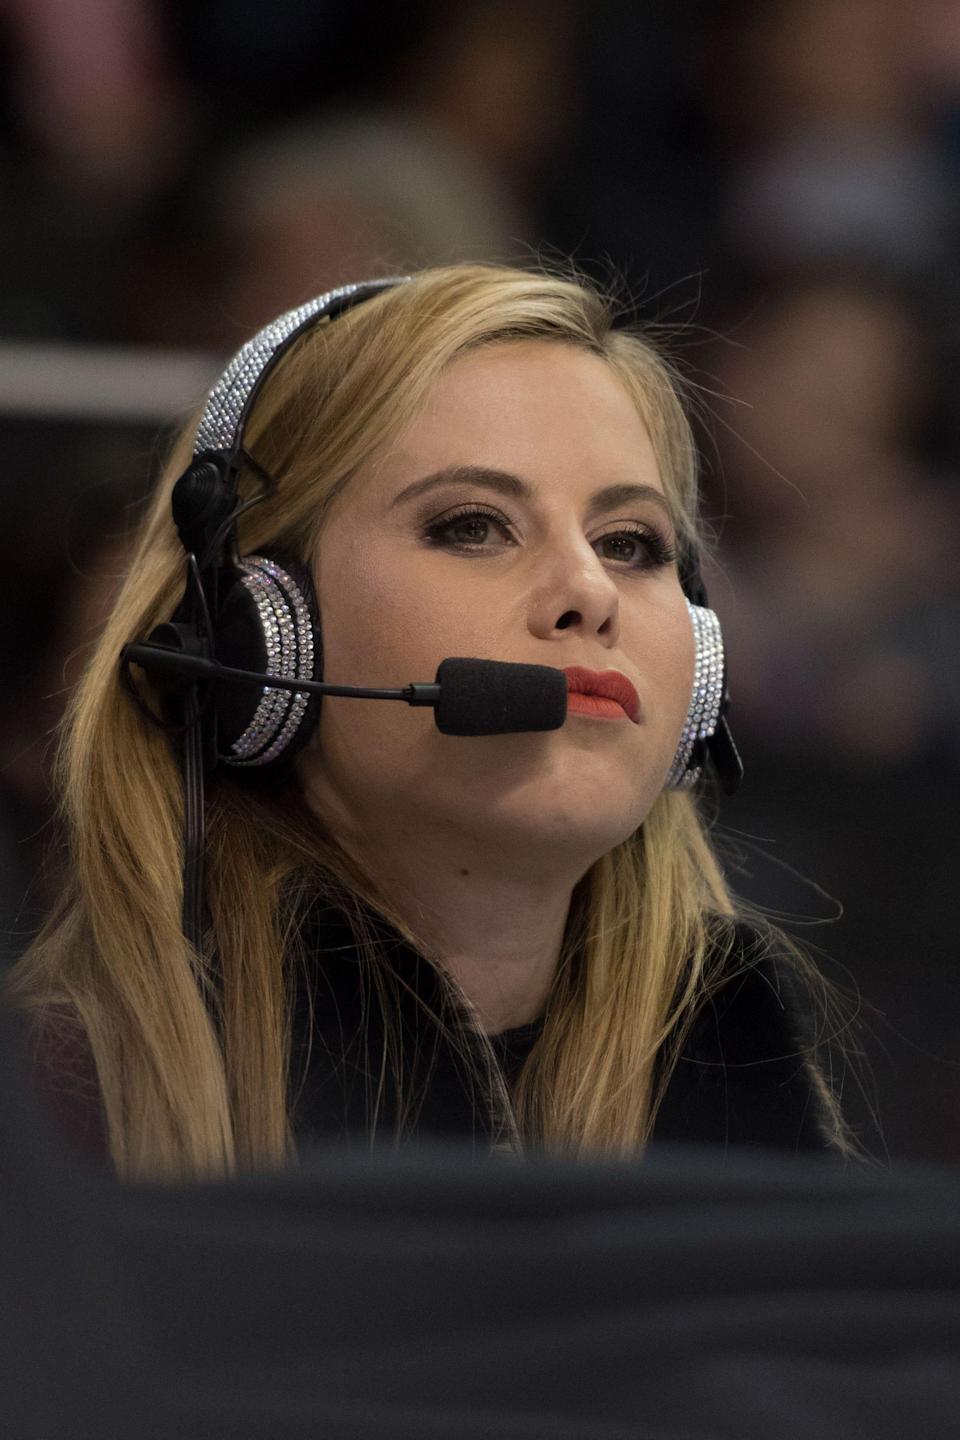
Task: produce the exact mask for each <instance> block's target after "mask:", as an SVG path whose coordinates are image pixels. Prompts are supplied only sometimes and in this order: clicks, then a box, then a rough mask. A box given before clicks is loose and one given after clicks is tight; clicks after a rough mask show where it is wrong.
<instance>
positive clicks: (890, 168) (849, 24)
mask: <svg viewBox="0 0 960 1440" xmlns="http://www.w3.org/2000/svg"><path fill="white" fill-rule="evenodd" d="M931 20H932V17H931V13H930V8H929V6H928V5H927V4H926V0H920V3H919V4H918V5H910V6H906V5H903V4H902V3H900V0H770V3H768V4H766V5H763V6H752V5H750V6H747V5H742V4H738V5H735V6H734V7H733V15H732V16H731V14H730V13H729V7H727V15H726V19H725V20H723V21H722V22H721V23H720V24H719V25H718V27H717V28H716V30H714V32H713V34H712V36H711V39H712V44H711V46H710V54H709V56H708V57H705V62H704V70H705V74H706V76H707V79H708V89H709V94H710V97H711V103H710V109H711V111H712V113H713V114H714V116H715V118H716V119H717V120H718V121H719V122H720V124H721V126H722V127H723V129H724V130H725V132H726V134H727V137H728V142H729V144H730V146H731V149H732V155H731V162H732V163H731V179H730V184H729V188H728V191H727V195H726V199H725V203H724V207H723V216H724V221H725V228H726V231H727V236H728V241H729V244H730V245H731V247H732V248H734V249H735V250H736V251H737V252H739V254H740V256H741V257H749V258H752V259H753V260H754V261H757V262H759V263H763V264H767V265H770V264H773V263H775V262H777V261H780V262H782V263H784V264H791V263H794V262H799V261H808V260H811V259H813V260H816V259H822V258H823V257H824V256H833V257H835V258H838V259H840V258H845V259H847V260H851V259H854V260H855V259H862V260H871V261H876V262H881V263H884V264H886V265H888V266H891V267H896V268H898V269H901V270H903V271H905V272H912V273H917V272H921V271H929V269H930V268H931V267H932V266H934V265H936V264H937V263H938V262H940V261H943V260H945V259H946V258H947V257H948V254H949V251H950V247H951V244H952V241H953V239H954V237H955V233H956V224H957V219H958V216H957V196H956V193H955V190H954V188H953V187H952V184H951V181H952V177H951V174H950V170H949V168H948V165H947V161H946V157H945V156H944V155H943V154H942V153H941V151H940V148H939V146H938V136H937V128H936V120H937V103H938V102H937V100H936V98H935V97H933V96H930V95H928V94H927V93H926V91H925V90H924V88H923V87H922V84H921V81H920V75H919V71H920V67H921V52H922V50H923V49H925V48H926V47H925V45H924V43H923V42H924V40H926V41H927V42H929V32H930V25H931ZM955 78H956V77H955Z"/></svg>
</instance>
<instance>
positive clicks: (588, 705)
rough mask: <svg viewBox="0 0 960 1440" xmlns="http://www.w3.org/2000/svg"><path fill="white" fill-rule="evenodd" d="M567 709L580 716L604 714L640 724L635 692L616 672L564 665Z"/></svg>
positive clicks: (611, 717)
mask: <svg viewBox="0 0 960 1440" xmlns="http://www.w3.org/2000/svg"><path fill="white" fill-rule="evenodd" d="M563 673H564V674H565V675H566V677H567V710H568V711H573V712H574V713H576V714H581V715H597V716H601V715H605V716H607V717H609V718H610V719H620V718H621V717H622V716H623V715H627V716H629V718H630V719H631V720H632V721H633V723H634V724H635V725H639V724H640V720H641V712H640V699H639V696H638V695H637V692H636V690H635V689H634V687H633V686H632V685H631V683H630V681H629V680H628V679H627V677H626V675H622V674H621V673H620V671H619V670H587V669H585V668H584V666H582V665H568V666H566V667H565V668H564V672H563Z"/></svg>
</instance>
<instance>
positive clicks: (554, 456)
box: [299, 340, 694, 873]
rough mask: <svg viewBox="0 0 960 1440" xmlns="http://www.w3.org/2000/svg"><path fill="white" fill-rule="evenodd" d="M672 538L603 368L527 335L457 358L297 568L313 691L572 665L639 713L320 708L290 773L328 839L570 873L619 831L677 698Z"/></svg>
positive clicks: (649, 796)
mask: <svg viewBox="0 0 960 1440" xmlns="http://www.w3.org/2000/svg"><path fill="white" fill-rule="evenodd" d="M437 477H440V478H437ZM612 487H639V488H638V489H637V491H636V493H634V494H629V495H624V494H621V495H620V496H616V495H607V496H606V497H604V496H603V494H602V493H601V492H605V491H609V490H610V489H611V488H612ZM478 509H479V510H481V511H483V512H484V513H482V514H479V513H473V514H471V513H469V512H470V511H476V510H478ZM675 544H676V536H675V533H674V530H673V527H672V525H671V522H670V517H669V512H668V510H667V507H666V503H665V501H664V499H663V487H662V483H661V479H660V474H659V469H658V465H657V459H656V456H655V455H654V452H653V449H652V447H651V443H650V439H649V436H648V435H647V431H646V428H645V426H644V424H643V422H642V420H641V419H640V417H639V416H638V414H637V412H636V410H635V408H634V405H633V403H632V401H631V400H630V398H629V396H628V394H627V392H626V391H625V390H624V389H623V387H622V386H621V384H620V383H619V381H618V380H617V378H616V376H615V375H614V374H613V372H612V371H611V370H610V369H609V368H608V367H607V365H606V364H605V363H604V362H603V361H602V360H601V359H599V358H598V357H596V356H593V355H590V354H588V353H587V352H585V351H580V350H577V349H575V348H573V347H572V346H567V345H563V344H560V343H556V342H547V341H539V340H529V341H527V340H524V341H514V342H509V343H504V344H501V345H496V346H490V347H488V348H485V349H481V350H476V351H473V352H471V353H469V354H467V355H465V356H463V357H462V358H460V359H459V360H457V361H456V362H454V363H453V364H452V365H451V366H450V367H449V368H448V369H447V370H446V372H445V373H444V374H443V376H442V377H441V379H440V380H439V381H438V382H437V383H436V384H435V385H434V386H433V388H432V390H431V391H430V393H429V396H428V399H427V402H426V404H425V405H424V407H423V409H422V410H421V411H420V412H419V413H418V414H417V416H416V418H415V419H414V420H413V421H412V422H411V423H410V424H409V426H408V427H407V428H406V429H405V430H404V431H403V432H402V433H400V434H399V435H398V436H397V437H396V438H395V439H394V440H393V441H391V442H390V443H389V444H388V445H386V446H384V447H383V448H382V450H381V451H379V452H378V453H377V454H376V455H375V457H374V458H373V459H372V460H371V461H370V462H369V463H368V464H366V465H365V466H364V467H363V468H362V469H361V470H360V471H358V473H357V474H356V476H355V477H354V478H353V479H352V480H351V482H350V484H349V485H348V486H347V487H346V488H345V489H344V491H343V492H341V494H340V495H339V496H338V497H337V499H336V501H335V502H334V504H333V507H332V509H331V511H330V515H329V518H328V521H327V523H326V525H325V527H324V531H323V534H322V536H321V539H320V541H319V544H318V547H317V551H316V554H315V556H314V578H315V581H316V587H317V595H318V599H319V606H320V617H321V632H322V636H323V648H324V666H323V679H324V680H326V681H329V682H331V683H335V684H344V685H360V686H371V687H373V686H376V687H400V686H403V685H406V684H408V683H409V682H410V681H432V680H433V679H434V676H435V674H436V670H437V666H438V665H439V664H440V661H441V660H443V659H444V658H445V657H447V656H452V655H458V656H474V657H479V658H483V659H492V660H508V661H518V662H521V663H532V664H538V665H551V666H555V667H558V668H564V667H566V666H569V665H582V666H586V667H587V668H589V669H592V670H610V669H612V670H618V671H621V672H622V673H623V674H624V675H626V676H627V677H628V679H629V680H630V681H631V682H632V683H633V685H634V686H635V688H636V690H637V693H638V695H639V697H640V705H641V711H642V720H641V723H640V724H634V723H633V722H632V721H631V720H629V719H627V718H626V717H623V718H621V719H598V718H596V717H594V716H589V715H584V714H578V713H568V715H567V718H566V721H565V723H564V724H563V726H562V727H561V728H560V729H558V730H552V731H545V732H537V733H525V734H514V735H491V736H481V737H464V736H453V735H444V734H442V733H441V732H440V731H439V730H438V729H437V728H436V724H435V722H434V712H433V711H432V710H431V709H429V708H414V707H410V706H407V705H406V704H404V703H403V702H402V701H400V702H398V701H392V702H378V701H373V700H357V699H349V698H346V697H336V696H329V695H328V696H325V697H324V699H323V701H322V706H321V718H320V725H319V728H318V732H317V735H316V736H315V738H314V740H313V741H312V742H311V744H310V745H309V746H308V747H307V749H306V751H305V752H304V754H303V756H302V757H301V759H300V762H299V773H300V778H301V781H302V783H303V784H304V787H305V790H306V793H307V795H308V798H309V800H310V803H311V804H312V805H313V806H314V808H315V809H316V810H317V811H318V812H319V813H320V814H321V815H322V816H323V817H324V819H325V820H326V821H327V823H328V825H329V826H330V828H331V829H332V830H333V833H334V834H341V835H342V836H343V838H346V834H345V833H344V830H345V831H346V832H348V833H351V832H352V833H353V834H354V835H355V836H357V837H361V838H362V837H364V836H365V837H367V838H368V839H369V840H370V841H371V842H373V841H374V840H375V839H376V840H378V841H380V842H383V841H385V839H386V836H387V835H388V834H389V835H390V836H392V837H394V838H395V840H396V842H397V843H398V844H403V843H406V842H405V841H404V836H406V837H408V840H409V843H411V844H412V843H413V840H414V837H417V836H424V835H426V833H428V831H429V832H430V833H431V834H432V835H433V837H434V838H436V837H438V836H439V837H440V838H441V839H442V840H443V841H444V843H445V844H448V846H449V855H450V858H451V860H453V859H455V858H456V859H466V858H467V857H472V858H473V859H474V860H475V861H476V860H479V859H480V858H482V855H483V854H484V853H487V854H488V855H490V856H494V855H495V856H497V857H499V858H500V859H501V860H503V859H504V858H505V857H507V856H508V855H512V856H513V857H514V861H515V862H518V863H523V864H525V863H527V862H529V863H530V865H531V866H532V865H534V864H536V863H538V862H543V861H544V860H546V861H548V862H549V858H550V857H551V856H553V857H554V859H555V860H556V861H557V862H559V861H561V858H563V859H564V860H565V861H566V862H567V863H569V862H570V861H571V860H573V861H574V862H575V863H576V864H577V865H582V867H583V869H586V868H587V867H588V866H589V865H590V864H592V863H593V861H594V860H595V859H596V858H598V857H599V856H600V855H601V854H605V853H606V852H607V851H608V850H610V849H611V848H612V847H613V846H614V845H616V844H618V843H619V842H621V841H622V840H624V839H626V838H627V837H628V836H629V835H630V834H632V832H633V831H634V830H636V828H637V827H638V826H639V825H640V824H641V822H642V821H643V819H644V817H645V816H646V814H647V812H648V811H649V809H650V807H651V805H652V804H653V801H654V800H655V798H656V796H657V794H658V793H659V791H660V790H661V788H662V786H663V784H664V780H665V778H666V774H667V771H668V769H669V767H670V762H671V760H672V758H673V754H674V751H675V749H676V746H677V742H678V737H679V734H680V729H681V726H682V723H683V720H684V717H685V715H686V711H687V707H688V704H689V700H690V692H691V686H692V676H693V650H694V646H693V635H692V630H691V626H690V621H689V618H688V615H687V611H686V606H685V602H684V598H683V594H682V591H681V589H680V583H679V579H678V575H677V568H676V565H675V564H674V563H672V561H670V560H669V559H667V560H666V562H665V561H664V556H665V554H666V555H667V556H669V554H670V551H671V550H673V549H674V548H675ZM444 853H446V851H445V852H444ZM581 873H582V871H581Z"/></svg>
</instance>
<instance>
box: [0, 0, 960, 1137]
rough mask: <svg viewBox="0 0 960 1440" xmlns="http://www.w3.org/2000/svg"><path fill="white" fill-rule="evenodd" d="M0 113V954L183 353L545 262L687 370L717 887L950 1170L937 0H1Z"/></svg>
mask: <svg viewBox="0 0 960 1440" xmlns="http://www.w3.org/2000/svg"><path fill="white" fill-rule="evenodd" d="M0 119H2V130H0V455H2V472H0V487H2V496H3V510H2V514H3V522H4V523H3V525H2V528H0V554H2V560H3V563H2V565H0V574H2V577H3V579H2V584H3V604H2V605H0V631H2V636H3V645H2V650H0V654H2V664H3V667H4V671H5V673H4V677H3V678H4V691H5V694H6V695H7V696H8V701H7V703H6V705H5V706H4V709H3V715H2V718H0V858H2V871H0V931H2V933H3V935H4V937H5V939H4V948H5V951H6V954H7V955H8V956H12V955H14V954H16V953H17V951H18V950H19V949H20V948H21V947H22V945H23V943H24V942H25V940H26V939H27V938H28V936H29V934H30V931H31V928H32V926H33V925H34V924H35V923H36V920H37V917H38V916H39V914H41V913H42V910H43V907H44V905H45V904H46V902H47V900H48V898H49V895H50V893H51V891H52V889H53V887H55V885H56V876H57V859H56V851H55V849H54V850H53V851H52V854H51V858H50V859H48V861H47V862H46V866H45V868H44V867H43V866H42V865H41V857H42V856H43V854H44V852H48V851H50V849H51V845H52V844H53V842H54V841H55V837H56V830H55V824H54V821H53V818H52V805H51V798H50V794H49V766H50V760H51V754H52V745H53V739H54V730H55V727H56V724H57V721H58V718H59V716H60V714H61V713H62V708H63V704H64V701H65V699H66V696H67V694H68V691H69V687H70V685H71V684H72V683H73V682H74V680H75V678H76V676H77V674H78V673H79V671H80V669H81V668H82V665H83V662H84V657H85V655H86V654H87V653H89V647H90V645H91V644H92V643H93V640H94V638H95V635H96V633H97V628H98V626H99V624H100V623H101V620H102V617H103V615H104V613H105V611H106V608H107V607H108V605H109V603H110V597H111V595H112V593H113V590H114V587H115V585H116V580H117V576H118V575H119V574H120V573H122V570H123V567H124V564H125V563H126V556H127V546H128V539H129V534H130V531H131V529H132V527H133V525H134V524H135V522H136V519H137V517H138V515H139V513H140V509H141V507H142V503H143V499H144V497H145V495H146V494H147V493H148V491H149V487H150V484H151V483H152V481H153V479H154V478H155V476H156V474H157V471H158V468H159V464H160V459H161V457H162V453H163V447H164V444H165V442H166V439H167V437H168V436H169V433H170V430H171V427H172V426H174V425H176V424H177V423H179V422H180V421H181V420H182V419H183V418H184V417H185V415H186V414H187V413H188V411H189V410H190V409H191V407H192V406H193V405H194V404H196V403H197V401H198V400H199V399H200V398H202V394H203V391H204V387H205V384H206V383H207V381H208V380H212V379H213V378H214V377H215V375H216V374H217V373H218V370H219V362H220V360H221V359H222V358H223V357H224V356H225V355H226V354H227V353H229V352H230V351H232V350H233V349H235V348H236V347H237V346H238V345H239V344H240V343H241V342H242V341H243V340H244V339H245V338H246V337H247V336H248V335H249V334H250V333H251V332H252V330H253V329H254V328H255V327H256V326H257V325H259V324H260V323H262V322H264V321H266V320H268V319H269V318H271V317H272V316H273V315H275V314H277V313H279V312H280V311H282V310H284V309H287V308H288V307H290V306H291V305H293V304H296V303H298V302H299V301H301V300H303V299H305V298H306V297H308V296H310V295H313V294H316V293H319V292H320V291H321V290H323V289H325V288H327V287H328V286H329V285H330V284H333V283H337V282H339V281H343V280H350V279H356V278H358V277H361V276H367V275H372V274H376V273H384V272H392V271H397V270H404V269H408V268H411V267H415V266H418V265H423V264H430V263H437V262H442V261H446V260H450V259H463V258H486V259H506V260H519V261H521V262H523V261H529V260H537V259H540V260H544V261H546V262H548V263H560V264H563V263H566V262H567V260H568V258H570V257H572V258H573V260H574V261H575V263H576V264H577V265H578V266H579V267H580V268H581V269H582V270H585V271H586V272H587V273H588V274H591V275H594V276H596V277H597V278H598V279H600V280H602V281H603V282H604V283H606V284H612V285H614V286H615V288H616V289H617V290H618V292H619V293H620V295H621V296H622V297H623V299H624V300H625V302H627V303H628V305H629V307H630V308H631V309H632V311H633V312H634V313H635V315H636V317H637V318H639V319H640V320H641V321H644V322H646V323H648V324H650V325H651V326H654V327H655V333H656V334H658V335H660V336H661V338H663V339H664V340H665V341H666V343H667V344H668V347H669V348H670V350H671V353H672V354H673V355H674V357H675V358H676V360H677V361H678V363H679V364H680V366H681V367H682V369H683V372H684V374H685V376H686V377H687V380H688V383H689V385H690V393H691V399H692V402H693V404H694V408H695V411H696V414H697V417H698V421H697V423H698V428H699V433H700V440H701V446H702V452H703V462H704V497H705V504H706V511H707V514H708V517H709V519H710V522H711V528H712V532H713V534H714V536H715V539H716V548H715V555H714V557H713V559H712V560H711V562H710V564H709V566H708V571H707V578H708V585H709V589H710V596H711V603H712V604H713V605H714V606H715V608H716V609H717V611H718V612H719V614H720V616H721V620H722V622H723V627H724V633H725V636H726V640H727V646H728V652H729V660H730V669H731V689H732V694H733V704H734V708H733V710H732V713H731V722H732V725H733V728H734V732H735V734H736V736H737V739H738V741H739V744H740V746H741V749H742V751H743V753H744V757H745V761H746V767H747V778H746V782H745V784H744V787H743V789H742V790H741V792H740V794H739V795H737V796H736V797H735V798H733V799H731V800H724V801H723V802H722V803H720V805H719V815H718V838H719V840H720V842H721V845H722V847H723V849H724V853H725V854H726V856H727V859H728V865H729V869H730V875H731V879H732V881H733V884H734V887H735V889H737V890H738V891H739V892H740V893H741V894H743V895H745V896H747V897H749V898H750V899H752V900H754V901H759V902H761V903H762V904H764V905H766V906H768V907H769V908H770V910H771V911H772V913H773V914H774V915H775V916H776V917H777V918H778V919H780V920H781V922H782V923H784V924H785V925H786V926H787V928H789V929H791V930H792V931H793V933H795V934H797V935H798V936H799V937H800V938H801V939H802V940H804V942H805V943H807V944H810V945H812V946H815V947H816V948H817V951H818V952H819V954H820V956H821V959H822V963H823V965H824V968H825V970H826V971H827V973H828V974H829V975H830V976H831V977H832V978H834V979H835V980H838V981H840V982H841V983H845V984H846V985H848V986H849V987H850V988H851V989H852V990H853V991H854V992H856V993H858V994H859V995H860V997H861V1001H862V1006H863V1013H864V1016H865V1018H866V1020H867V1025H868V1031H867V1039H866V1050H867V1058H868V1060H869V1063H870V1066H871V1067H872V1071H873V1076H874V1083H875V1090H876V1094H875V1096H874V1097H873V1099H874V1101H875V1102H876V1104H877V1105H878V1107H879V1111H880V1114H881V1118H882V1121H883V1129H884V1133H885V1137H886V1145H887V1147H888V1149H889V1153H890V1155H891V1157H892V1158H893V1159H894V1160H896V1159H897V1158H898V1157H908V1156H910V1157H916V1158H928V1159H947V1160H957V1159H960V981H958V978H957V967H956V951H957V943H956V938H955V937H956V935H957V929H958V925H957V919H958V913H957V912H958V885H957V882H956V879H955V871H956V862H957V858H958V850H960V846H958V827H957V823H956V818H955V815H956V809H957V793H958V783H957V782H958V778H960V777H958V769H960V764H958V750H957V744H956V740H955V729H956V720H957V716H958V712H960V705H958V698H960V697H958V690H960V666H958V663H957V660H958V654H957V650H958V646H957V642H956V638H955V637H956V632H957V624H958V618H960V579H958V570H957V566H956V563H955V559H954V557H955V555H956V553H957V540H958V528H960V527H958V518H960V503H958V485H957V471H958V458H960V455H958V452H960V434H958V413H957V406H956V401H955V390H956V384H957V381H956V376H957V373H958V372H957V348H958V338H960V327H958V314H960V266H958V263H957V260H956V255H957V240H958V238H960V237H958V229H960V223H958V221H960V215H958V198H960V179H958V168H960V5H958V4H957V3H956V0H914V3H912V4H911V5H910V6H906V5H903V4H902V3H900V0H766V3H765V4H763V5H762V6H758V5H755V4H747V3H735V0H730V3H713V4H709V5H708V4H706V3H704V4H698V3H693V0H691V3H685V4H683V3H666V0H664V3H660V4H656V3H652V0H648V3H644V4H643V5H638V4H637V3H636V0H616V3H614V0H543V3H540V0H505V3H499V0H486V3H476V4H465V3H452V0H451V3H441V0H430V3H421V4H419V5H417V6H416V7H410V6H403V7H401V6H395V5H387V4H369V3H355V4H349V5H348V4H344V3H335V0H329V3H323V0H273V3H271V4H270V5H264V4H254V3H242V0H230V3H227V0H204V3H203V4H200V5H197V4H191V5H187V4H186V3H180V4H167V5H163V4H160V3H159V0H90V3H89V4H88V5H87V6H85V7H84V12H83V16H82V17H79V16H74V15H73V14H72V12H68V10H67V7H65V6H64V5H63V3H62V0H6V3H5V4H4V5H2V6H0ZM848 1085H850V1086H851V1087H852V1082H848ZM845 1100H846V1103H847V1104H848V1107H849V1109H850V1113H851V1114H852V1116H853V1117H854V1119H855V1121H856V1122H857V1123H858V1124H862V1125H863V1126H864V1127H865V1128H866V1127H868V1123H869V1122H868V1116H869V1110H870V1102H869V1100H868V1099H864V1097H863V1096H861V1095H859V1094H857V1093H856V1090H855V1088H849V1089H848V1093H847V1094H846V1095H845ZM870 1143H871V1144H872V1145H873V1147H874V1148H875V1149H876V1148H878V1146H877V1141H876V1139H875V1138H873V1139H871V1142H870Z"/></svg>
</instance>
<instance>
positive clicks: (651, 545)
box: [422, 505, 677, 570]
mask: <svg viewBox="0 0 960 1440" xmlns="http://www.w3.org/2000/svg"><path fill="white" fill-rule="evenodd" d="M474 516H476V517H478V518H479V519H481V520H492V521H493V522H494V523H495V524H497V525H500V526H502V527H503V529H505V530H509V528H510V522H509V521H508V520H507V517H506V516H505V515H503V514H502V513H501V512H500V511H499V510H493V509H488V508H487V507H486V506H485V505H461V506H458V507H457V509H455V510H452V511H448V513H447V514H446V515H444V516H442V517H441V518H440V519H439V520H433V521H431V522H430V524H428V525H426V526H424V527H423V530H422V534H423V537H424V539H428V540H430V541H431V542H432V543H433V544H435V545H439V544H440V543H441V542H442V539H443V535H444V532H445V531H447V530H448V529H450V527H451V526H453V525H455V524H456V523H457V521H459V520H469V519H472V518H473V517H474ZM616 535H630V536H635V537H636V538H638V539H640V540H642V541H643V542H644V545H645V548H646V551H647V554H648V556H649V559H650V564H649V566H647V567H644V566H643V565H632V566H631V565H629V562H627V564H628V567H629V568H631V569H634V570H642V569H644V568H649V569H658V568H660V567H661V566H666V565H672V564H674V562H675V561H676V559H677V552H676V550H675V549H674V547H673V546H672V545H671V544H670V542H669V540H667V539H666V538H665V537H664V536H663V535H661V533H660V531H659V530H656V529H654V528H652V527H650V526H647V525H639V524H628V525H624V526H622V527H621V528H620V529H619V530H609V531H607V533H606V534H605V535H600V536H598V537H597V538H598V540H606V539H611V538H613V537H614V536H616ZM454 548H456V547H454ZM481 548H482V547H481V546H475V545H464V546H463V547H462V549H461V553H463V552H464V551H467V550H478V551H479V550H480V549H481Z"/></svg>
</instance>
